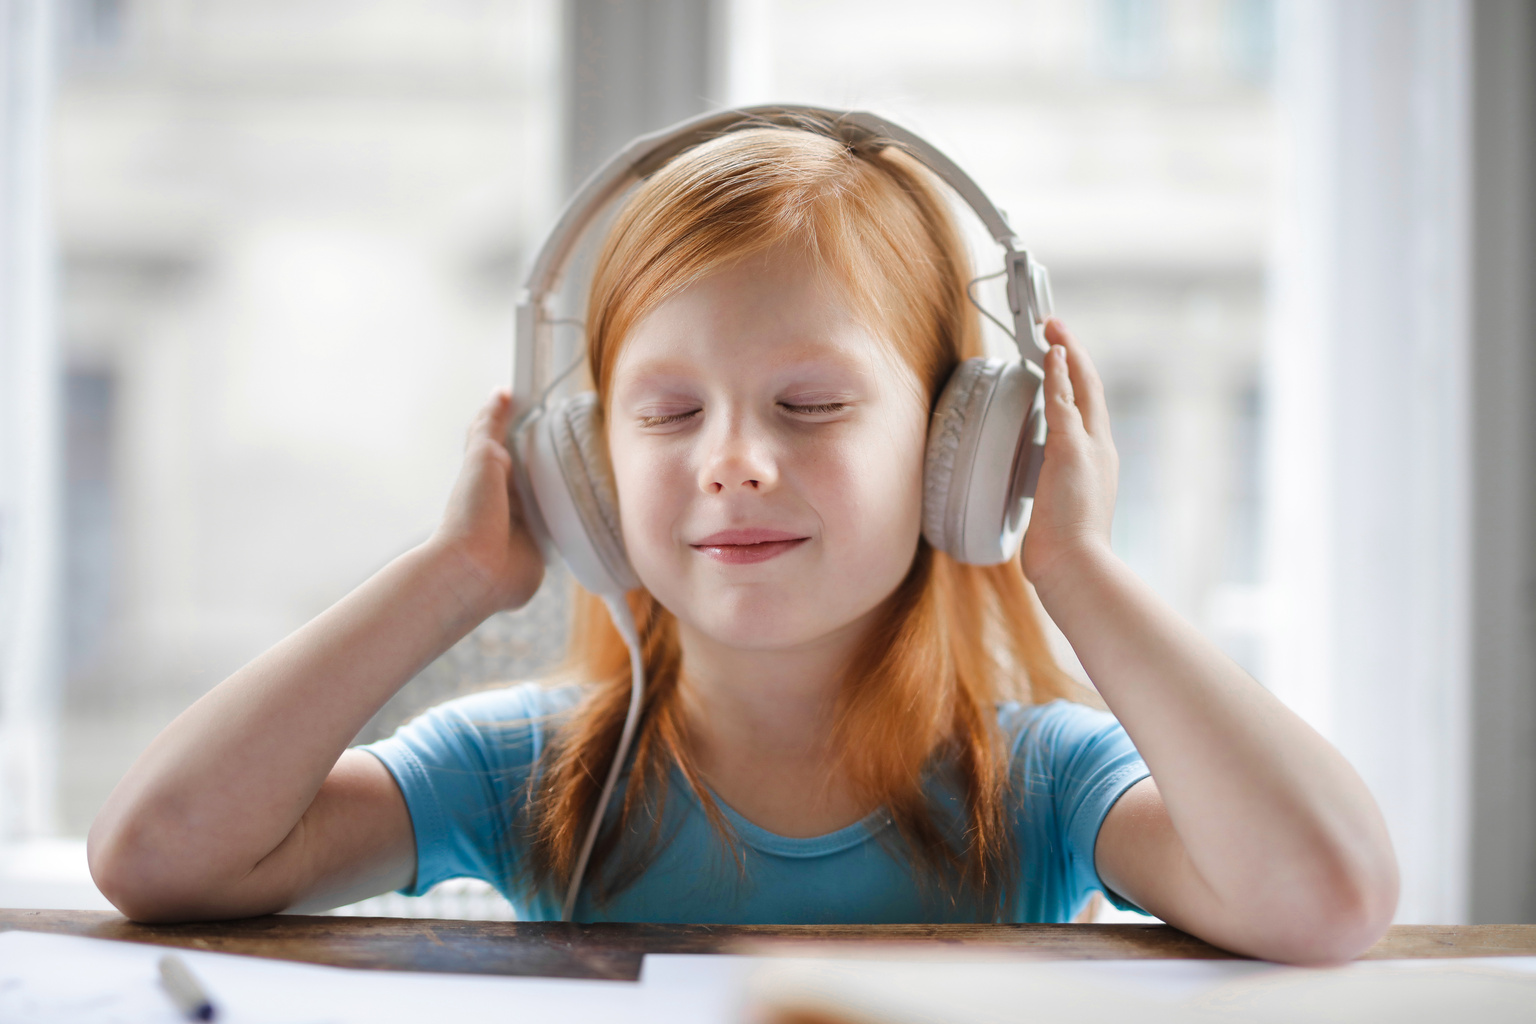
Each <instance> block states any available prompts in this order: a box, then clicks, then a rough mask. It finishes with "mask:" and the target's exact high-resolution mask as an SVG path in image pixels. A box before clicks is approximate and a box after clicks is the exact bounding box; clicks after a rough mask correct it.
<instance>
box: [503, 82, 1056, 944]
mask: <svg viewBox="0 0 1536 1024" xmlns="http://www.w3.org/2000/svg"><path fill="white" fill-rule="evenodd" d="M808 118H813V119H815V120H816V121H823V122H826V123H828V124H830V125H831V126H832V127H833V128H834V129H835V130H836V131H837V132H838V134H839V136H840V137H842V138H844V139H846V140H848V141H849V142H857V143H859V144H861V145H866V146H871V145H872V146H876V147H879V146H882V145H891V146H896V147H898V148H899V149H901V150H902V151H903V152H905V153H906V154H907V155H909V156H911V157H912V158H914V159H915V160H917V161H918V162H919V163H921V164H922V165H923V166H925V167H927V168H928V170H930V171H932V172H933V173H934V174H936V175H938V176H939V177H940V178H941V179H943V180H944V182H946V183H947V184H948V185H949V186H950V187H951V188H952V189H954V191H955V192H956V193H957V194H958V195H959V196H960V198H961V199H963V200H965V202H966V204H967V205H968V206H970V208H971V209H972V210H974V211H975V212H976V215H977V216H978V217H980V218H981V220H982V222H983V223H984V224H985V225H986V227H987V230H988V231H989V232H990V233H991V235H992V237H993V239H995V240H996V241H997V243H998V244H999V245H1000V246H1002V247H1003V270H1002V274H1003V275H1004V276H1006V278H1007V286H1008V305H1009V308H1010V310H1011V311H1012V313H1013V323H1014V329H1013V332H1012V334H1013V339H1014V342H1015V344H1016V345H1017V346H1018V348H1019V359H1018V360H1017V361H1014V360H999V359H967V360H965V361H964V362H962V363H961V364H960V365H959V366H958V367H956V368H955V371H954V373H953V374H952V375H951V377H950V379H949V381H948V382H947V383H946V384H945V386H944V391H943V393H942V394H941V395H940V396H939V400H938V402H937V403H936V405H935V406H934V411H933V417H932V419H931V421H930V422H929V426H928V443H927V450H926V452H925V455H924V465H923V536H924V537H926V538H927V540H928V543H930V544H932V545H933V546H934V547H935V548H937V549H939V550H940V551H944V552H946V553H948V554H949V555H950V556H951V557H952V558H954V559H955V560H956V561H960V562H965V563H969V564H972V565H996V564H998V563H1001V562H1005V561H1007V560H1008V559H1010V558H1012V557H1013V556H1014V555H1015V554H1017V553H1018V550H1019V545H1020V544H1021V543H1022V542H1023V539H1024V530H1025V528H1026V526H1027V525H1028V523H1029V514H1030V510H1031V506H1032V505H1033V502H1034V493H1035V481H1036V479H1037V477H1038V476H1039V472H1040V461H1041V458H1042V455H1043V452H1044V446H1045V433H1046V430H1045V413H1044V404H1043V403H1044V399H1043V389H1042V388H1041V386H1040V385H1041V383H1042V382H1043V381H1044V379H1045V374H1044V372H1043V371H1042V370H1041V368H1040V366H1039V357H1040V356H1042V355H1043V354H1044V353H1045V351H1046V350H1047V346H1046V345H1045V343H1044V340H1043V338H1042V336H1041V329H1042V327H1043V325H1044V323H1045V320H1046V318H1047V317H1048V316H1050V313H1051V290H1050V278H1049V276H1048V275H1047V273H1046V270H1045V267H1043V266H1041V265H1040V264H1039V263H1036V262H1035V261H1034V260H1032V259H1030V256H1029V253H1028V252H1027V251H1025V250H1023V249H1021V248H1019V246H1018V239H1017V238H1015V236H1014V234H1013V230H1012V229H1011V228H1010V227H1009V226H1008V221H1007V219H1006V218H1005V217H1004V216H1003V214H1002V211H1000V210H998V209H997V207H996V206H994V205H993V204H992V202H991V200H989V199H988V198H987V197H986V195H985V194H984V193H983V192H982V191H981V189H980V188H978V187H977V186H976V183H975V182H974V181H972V180H971V178H970V176H969V175H967V174H966V173H965V172H964V171H962V170H961V169H960V168H959V167H958V166H957V165H956V164H955V163H954V162H953V161H952V160H950V159H949V158H948V157H946V156H945V155H944V154H943V153H941V152H939V151H938V150H937V149H935V148H933V147H932V146H931V145H929V144H928V143H927V142H925V141H924V140H923V139H921V138H919V137H918V136H916V135H914V134H912V133H911V132H909V131H906V130H905V129H903V128H900V127H898V126H896V125H893V124H891V123H889V122H888V121H884V120H882V119H880V118H878V117H876V116H875V115H873V114H867V113H862V112H846V111H837V110H824V109H821V108H816V107H791V106H769V107H748V108H745V109H740V110H727V111H720V112H717V113H713V114H705V115H703V116H701V117H696V118H693V119H691V120H688V121H683V122H682V123H680V124H677V125H674V126H672V127H671V128H666V129H663V130H662V131H659V132H655V133H653V134H650V135H642V136H641V137H640V138H638V139H636V140H635V141H633V142H631V143H630V144H629V145H628V146H627V147H625V149H624V150H622V151H621V152H620V153H619V154H618V155H616V156H615V157H613V158H612V159H611V160H609V161H608V162H607V163H606V164H604V165H603V166H602V167H600V168H598V170H597V171H596V172H595V173H594V174H593V175H592V176H591V177H590V178H588V179H587V181H586V183H585V184H584V185H582V187H581V189H580V190H579V191H578V192H577V193H576V195H575V197H574V198H572V199H571V201H570V202H569V203H568V204H567V205H566V207H565V210H564V211H563V212H562V213H561V215H560V219H559V221H558V222H557V223H556V224H555V227H554V230H553V231H551V232H550V234H549V237H548V238H546V239H545V240H544V244H543V246H541V247H540V249H539V253H538V256H537V257H536V258H535V260H534V263H533V268H532V270H531V271H529V274H528V280H527V283H526V284H525V285H524V288H523V291H522V293H521V295H520V296H519V298H518V304H517V335H516V340H515V343H514V346H513V375H512V396H513V405H514V408H515V409H517V410H518V411H519V412H520V413H521V416H520V418H519V419H518V421H517V423H516V424H514V426H513V428H512V431H511V433H510V437H509V445H508V447H510V448H511V450H512V454H513V457H514V462H515V468H514V476H515V480H516V486H517V489H518V493H519V496H520V497H521V499H522V506H523V514H524V518H525V520H526V522H527V524H528V528H529V530H530V532H531V533H532V534H533V536H534V538H535V539H536V540H537V541H538V543H539V546H540V548H541V550H542V551H543V552H544V556H545V560H546V561H548V560H549V559H551V558H553V557H554V556H555V555H558V556H559V557H560V558H562V559H564V561H565V563H566V565H567V566H569V567H570V570H571V574H572V575H573V576H575V577H576V581H577V582H578V583H580V584H581V585H582V586H583V587H585V588H586V589H588V590H590V591H591V592H593V593H594V594H598V595H600V596H601V597H602V598H603V599H604V600H605V601H606V603H607V604H608V608H609V611H610V613H611V614H612V615H613V618H614V624H615V625H616V626H617V627H618V629H619V632H620V633H621V634H622V635H623V636H624V639H625V642H626V643H627V644H628V645H629V649H630V664H631V669H632V680H633V684H632V687H631V694H630V708H629V715H628V717H627V718H626V720H625V723H624V730H623V733H622V735H621V737H620V740H619V746H618V750H617V752H616V754H615V757H614V761H613V764H612V766H611V767H610V769H609V772H608V778H607V781H606V784H605V785H604V787H603V791H602V794H601V796H600V797H599V799H598V805H597V808H596V811H595V813H594V814H593V817H592V823H591V825H590V827H589V828H588V831H587V836H586V841H585V842H584V844H583V846H582V850H581V852H580V855H579V856H578V858H577V862H576V868H575V872H574V874H573V875H572V878H571V883H570V888H569V889H568V891H567V893H566V899H565V906H564V910H563V913H562V918H563V919H564V920H570V917H571V913H572V911H573V909H574V907H575V902H576V896H577V893H578V892H579V891H580V887H581V881H582V876H583V875H584V874H585V872H586V866H587V861H588V859H589V858H590V856H591V852H592V846H593V844H594V843H595V841H596V839H597V834H598V830H599V827H600V825H601V823H602V819H603V815H604V812H605V811H606V809H607V805H608V802H609V798H610V797H611V796H612V793H613V789H614V786H615V784H616V782H617V780H618V777H619V775H620V773H621V770H622V766H623V762H624V759H625V757H626V756H627V754H628V751H629V746H630V742H631V740H632V739H633V736H634V731H635V728H636V726H637V724H638V721H639V714H640V707H641V697H642V694H643V691H644V675H643V669H642V663H641V657H640V643H639V637H638V634H637V630H636V629H635V623H634V619H633V617H632V616H631V614H630V610H629V605H628V604H627V603H626V601H625V600H624V595H625V593H626V592H627V591H629V590H632V589H634V588H635V587H638V586H639V585H640V582H639V580H637V579H636V578H635V573H634V570H633V569H632V568H631V567H630V564H629V556H628V555H627V554H626V552H625V550H624V537H623V533H622V532H621V531H620V527H619V504H618V495H617V492H616V491H615V489H614V484H613V471H612V468H611V466H610V464H609V461H608V451H607V445H606V442H605V439H604V435H603V430H602V424H601V415H600V412H601V410H600V409H599V406H598V397H597V395H596V394H595V393H594V392H591V391H586V392H582V393H579V394H576V395H572V396H570V397H566V398H562V399H559V400H557V401H553V402H550V401H546V400H544V398H543V396H544V394H545V389H548V388H549V387H550V386H551V382H550V381H549V380H548V379H547V378H549V376H550V374H549V373H548V368H547V363H548V361H549V357H550V350H551V347H552V343H551V337H550V328H551V326H552V325H553V324H554V323H555V322H556V318H555V317H554V315H553V313H552V311H551V308H550V299H551V296H552V294H553V293H554V291H555V289H556V288H557V287H558V285H559V282H560V278H561V276H562V274H563V273H564V271H565V269H566V266H567V264H568V263H569V261H570V258H571V256H572V255H573V253H574V252H575V250H576V246H577V244H578V243H579V242H580V240H581V238H582V237H583V235H584V233H585V232H586V230H587V229H588V228H589V227H590V226H591V225H592V223H593V221H594V220H596V219H597V216H598V215H599V214H600V213H601V212H602V211H603V210H604V209H605V208H607V206H608V205H609V204H610V203H612V202H613V200H614V199H616V198H617V197H618V196H620V195H622V194H623V193H624V192H625V191H626V190H627V189H628V188H629V187H630V186H631V185H633V184H635V183H636V182H638V181H640V180H642V179H643V178H645V177H647V176H648V175H650V174H651V173H653V172H654V171H656V170H657V169H659V168H660V167H661V166H662V165H663V164H665V163H666V162H667V161H668V160H670V159H671V158H672V157H674V156H676V155H677V154H679V153H681V152H683V151H684V150H686V149H689V148H691V147H693V146H695V145H698V144H699V143H701V142H705V141H707V140H709V139H711V138H714V137H716V136H718V135H720V134H722V133H725V132H728V131H730V130H732V129H733V128H740V127H751V126H761V125H764V124H780V125H785V126H789V127H805V122H806V119H808Z"/></svg>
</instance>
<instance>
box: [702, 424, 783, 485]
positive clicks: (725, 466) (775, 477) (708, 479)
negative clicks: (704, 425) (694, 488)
mask: <svg viewBox="0 0 1536 1024" xmlns="http://www.w3.org/2000/svg"><path fill="white" fill-rule="evenodd" d="M714 426H715V429H714V430H706V431H705V432H704V433H705V435H706V438H705V446H706V447H705V451H704V458H703V460H702V461H701V463H700V466H699V489H700V490H702V491H703V492H704V493H705V494H729V493H735V492H738V491H770V490H772V489H773V488H774V486H775V485H776V484H777V483H778V482H779V472H778V467H777V465H776V460H775V459H774V456H773V450H772V446H771V444H770V442H769V437H768V435H767V432H766V431H763V430H757V429H754V428H753V427H752V425H751V424H750V423H749V422H748V421H747V419H746V418H745V417H743V416H740V415H726V416H720V417H718V418H717V419H716V422H715V424H714Z"/></svg>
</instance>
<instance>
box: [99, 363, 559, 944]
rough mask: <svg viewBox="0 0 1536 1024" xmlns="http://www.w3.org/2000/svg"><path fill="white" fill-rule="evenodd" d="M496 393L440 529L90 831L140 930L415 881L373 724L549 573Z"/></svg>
mask: <svg viewBox="0 0 1536 1024" xmlns="http://www.w3.org/2000/svg"><path fill="white" fill-rule="evenodd" d="M509 417H510V409H509V402H508V399H507V396H506V395H505V394H504V393H498V394H497V395H496V396H494V397H493V398H492V400H491V402H490V403H489V404H488V405H487V406H486V408H485V409H484V410H482V412H481V414H480V416H479V418H478V419H477V420H476V422H475V425H474V426H473V427H472V428H471V430H470V435H469V442H468V444H467V446H466V453H465V462H464V469H463V471H462V472H461V473H460V476H459V481H458V483H457V485H456V486H455V488H454V493H453V497H452V498H451V499H450V501H449V507H448V512H447V514H446V515H445V517H444V521H443V524H442V526H441V527H440V528H439V529H438V530H437V532H436V533H435V534H434V535H433V537H432V539H431V540H429V541H428V542H427V543H425V544H423V545H422V546H420V547H418V548H415V549H413V550H412V551H409V552H407V553H406V554H404V555H402V556H401V557H399V558H397V559H395V561H393V562H391V563H390V564H389V565H388V566H386V567H385V568H384V569H382V570H381V571H380V572H378V573H377V574H376V575H374V576H373V577H372V578H371V579H369V580H368V581H367V582H365V583H364V584H363V585H362V586H360V587H358V588H357V589H356V590H354V591H353V592H352V593H351V594H348V595H347V596H346V597H345V598H343V599H342V600H341V601H340V602H338V603H337V604H336V605H335V606H333V607H332V608H330V609H328V610H327V611H326V612H324V613H323V614H322V615H320V616H319V617H318V618H316V619H315V620H314V621H312V622H310V623H309V624H307V625H305V626H304V627H303V628H301V629H300V630H298V631H297V632H295V633H294V634H293V635H292V636H289V637H288V638H287V639H285V640H283V641H282V642H281V643H279V644H278V645H277V646H275V647H273V648H272V649H271V650H269V651H267V652H266V653H265V654H263V655H261V656H260V657H259V658H257V659H256V660H255V661H253V662H251V663H250V664H249V665H247V666H245V667H244V668H242V669H241V670H240V671H238V672H236V673H235V674H234V675H233V676H231V677H230V678H229V679H227V680H225V681H224V682H223V683H220V684H219V685H218V686H217V687H215V688H214V689H213V690H211V691H209V692H208V693H207V694H206V695H205V696H203V697H202V699H200V700H198V701H197V703H195V704H193V705H192V706H191V707H190V708H188V709H187V710H186V711H185V712H183V713H182V714H181V715H180V716H179V717H178V718H177V719H176V720H175V721H174V722H172V723H171V724H170V725H169V726H167V727H166V728H165V730H164V731H163V732H162V733H161V734H160V735H159V736H158V737H156V738H155V740H154V742H153V743H151V744H150V746H149V748H148V749H147V750H145V752H144V753H143V754H142V755H140V757H139V759H138V760H137V761H136V762H135V763H134V765H133V766H132V767H131V768H130V769H129V771H128V773H127V775H125V776H124V778H123V780H122V782H120V783H119V784H118V786H117V788H116V789H115V790H114V791H113V793H112V795H111V796H110V797H109V798H108V800H107V803H106V805H105V806H104V807H103V808H102V811H101V813H100V814H99V815H97V818H96V820H95V822H94V823H93V824H92V826H91V832H90V838H89V843H88V851H89V858H90V865H91V873H92V875H93V876H94V877H95V879H96V883H97V885H98V886H99V887H100V888H101V890H102V892H103V893H105V894H106V896H107V898H108V899H110V900H112V902H113V903H114V904H116V905H117V907H118V908H119V909H120V910H122V911H123V912H124V913H125V914H127V915H128V916H130V917H133V918H136V919H139V920H186V919H193V918H224V917H241V916H248V915H253V914H264V913H271V912H273V911H277V910H282V909H286V908H289V907H300V908H318V907H322V906H334V905H338V904H341V903H345V902H349V901H350V900H352V899H357V898H361V897H362V896H366V895H371V894H373V893H377V892H383V891H385V890H387V889H390V888H395V887H398V886H401V885H405V884H407V883H409V882H410V880H411V879H412V878H413V877H414V875H415V870H416V865H415V843H414V839H413V835H412V831H411V822H410V817H409V815H408V814H407V812H406V808H405V802H404V799H403V798H402V797H401V795H400V791H399V789H398V787H397V786H396V785H395V783H394V779H393V778H392V777H391V776H390V775H389V773H388V771H387V770H386V769H385V768H384V766H383V765H382V764H380V763H379V762H378V761H377V759H375V758H374V757H373V756H372V755H370V754H367V753H364V752H361V751H350V752H345V753H344V751H346V746H347V744H348V743H349V742H351V740H352V738H353V737H354V736H355V735H357V732H358V730H359V729H361V728H362V727H363V725H364V724H365V723H366V722H367V721H368V719H369V718H370V717H371V716H372V715H373V714H374V712H376V711H377V710H378V709H379V708H380V707H382V706H383V704H384V702H385V701H387V700H388V699H389V698H390V696H391V695H393V694H394V693H395V691H396V690H398V689H399V688H400V687H401V686H403V685H404V684H405V683H406V682H407V681H408V680H409V679H410V678H411V677H412V676H414V675H415V674H416V673H417V672H418V671H420V670H421V668H422V667H424V666H425V665H426V664H427V663H429V662H430V661H431V660H432V659H433V658H435V657H437V656H438V655H439V654H441V653H442V652H443V651H445V650H447V649H448V647H450V646H452V644H453V643H454V642H455V641H457V640H458V639H460V638H461V637H463V636H464V635H465V634H467V633H468V632H469V631H470V630H471V629H473V628H474V627H475V626H476V625H477V624H478V623H479V622H480V621H482V620H483V619H484V618H485V617H486V616H488V615H489V614H491V613H492V612H494V611H496V610H497V609H499V608H503V607H516V606H518V605H521V604H523V603H525V602H526V601H527V600H528V598H529V597H530V596H532V594H533V592H534V590H536V589H537V587H538V584H539V581H540V579H541V578H542V575H543V566H542V563H541V562H540V560H539V557H538V553H537V550H536V549H535V548H534V546H533V544H532V542H531V541H530V540H529V539H528V537H527V534H526V532H525V531H524V530H523V529H522V528H521V526H520V525H519V524H518V521H517V519H516V518H515V516H514V512H515V500H514V499H513V497H512V492H511V490H510V489H509V486H508V483H509V473H510V467H511V456H510V455H509V454H508V453H507V450H506V448H505V447H504V445H503V444H502V442H501V437H502V435H503V434H504V433H505V430H506V425H507V422H508V419H509Z"/></svg>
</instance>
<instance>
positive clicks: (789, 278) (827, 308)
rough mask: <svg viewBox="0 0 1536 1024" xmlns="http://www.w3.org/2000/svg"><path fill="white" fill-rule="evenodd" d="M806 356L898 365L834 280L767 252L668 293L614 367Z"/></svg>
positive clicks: (654, 369)
mask: <svg viewBox="0 0 1536 1024" xmlns="http://www.w3.org/2000/svg"><path fill="white" fill-rule="evenodd" d="M805 363H819V364H826V365H827V366H829V367H842V368H846V369H850V370H855V371H861V372H880V371H889V370H900V369H902V368H901V367H900V366H899V365H898V363H897V361H896V360H895V359H894V358H893V354H892V351H891V348H890V346H889V345H887V344H885V343H884V342H883V341H882V340H881V339H880V338H879V337H878V336H877V335H876V333H875V332H873V331H872V330H871V329H870V328H869V327H868V326H867V325H866V324H865V323H864V321H863V320H862V319H861V318H860V317H858V316H856V315H855V314H854V313H853V311H852V306H851V303H850V302H849V301H848V298H847V295H846V293H845V292H844V291H843V289H842V288H841V287H840V286H839V285H838V283H837V282H835V281H833V280H830V279H829V278H828V277H827V275H825V274H822V273H818V272H817V271H816V269H815V268H814V266H813V265H812V264H811V263H810V262H809V260H807V259H803V258H797V257H795V256H792V255H785V254H769V255H767V256H761V257H756V258H753V259H750V260H746V261H743V262H741V263H738V264H734V265H732V266H730V267H727V268H726V269H724V270H721V271H718V272H716V273H714V274H711V275H710V276H708V277H706V278H703V279H702V280H699V281H696V282H694V283H693V284H691V285H689V286H688V287H686V288H684V289H683V290H682V291H679V292H678V293H676V294H675V295H672V296H671V297H669V298H668V299H666V300H665V301H664V302H662V303H661V304H659V305H658V306H657V307H656V308H655V309H653V310H652V311H651V312H650V313H648V314H647V315H646V316H645V317H644V318H643V319H641V320H640V321H639V322H638V323H636V324H635V326H634V327H633V328H632V329H631V330H630V332H629V334H628V336H627V337H626V339H625V341H624V344H623V346H622V347H621V349H620V351H619V353H618V359H617V361H616V363H615V366H614V378H615V382H616V383H619V384H622V383H623V382H624V381H625V380H626V379H631V380H632V379H634V378H635V377H637V376H643V375H646V374H650V373H673V372H686V371H688V370H690V369H691V370H693V371H695V372H697V371H702V370H707V369H710V368H717V367H727V366H751V367H753V368H756V369H761V370H768V369H771V368H774V367H777V366H789V365H796V364H805Z"/></svg>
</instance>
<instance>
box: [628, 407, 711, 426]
mask: <svg viewBox="0 0 1536 1024" xmlns="http://www.w3.org/2000/svg"><path fill="white" fill-rule="evenodd" d="M698 412H699V410H697V409H690V410H688V411H687V412H674V413H668V414H667V415H665V416H641V417H639V420H640V426H641V427H665V426H669V425H671V424H673V423H681V422H683V421H684V420H686V419H688V418H689V417H691V416H696V415H698Z"/></svg>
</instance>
